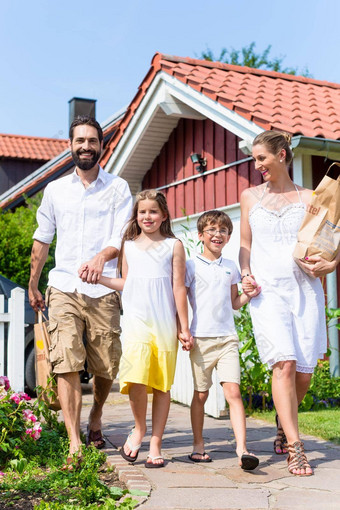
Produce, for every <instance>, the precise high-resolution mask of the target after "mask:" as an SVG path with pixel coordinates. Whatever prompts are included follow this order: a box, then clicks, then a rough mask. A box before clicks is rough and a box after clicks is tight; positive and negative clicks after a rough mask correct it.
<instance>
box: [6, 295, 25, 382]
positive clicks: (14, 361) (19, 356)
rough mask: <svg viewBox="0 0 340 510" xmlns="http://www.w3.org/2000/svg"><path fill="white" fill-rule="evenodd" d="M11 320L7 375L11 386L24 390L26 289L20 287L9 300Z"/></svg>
mask: <svg viewBox="0 0 340 510" xmlns="http://www.w3.org/2000/svg"><path fill="white" fill-rule="evenodd" d="M8 311H9V313H10V315H11V321H10V323H9V328H8V342H7V375H8V378H9V380H10V383H11V388H12V389H13V390H15V391H24V385H25V291H24V290H23V289H20V288H19V287H17V288H15V289H13V290H12V292H11V297H10V299H9V300H8Z"/></svg>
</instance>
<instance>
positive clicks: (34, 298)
mask: <svg viewBox="0 0 340 510" xmlns="http://www.w3.org/2000/svg"><path fill="white" fill-rule="evenodd" d="M28 298H29V302H30V305H31V307H32V308H33V310H34V311H35V312H38V311H39V310H41V311H42V312H43V311H44V310H45V308H46V307H45V301H44V298H43V296H42V294H41V292H40V291H39V290H38V289H36V288H33V287H31V286H29V287H28Z"/></svg>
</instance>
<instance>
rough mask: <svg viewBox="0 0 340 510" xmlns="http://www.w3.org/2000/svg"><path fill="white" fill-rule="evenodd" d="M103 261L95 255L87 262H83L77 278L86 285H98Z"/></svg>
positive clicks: (102, 258)
mask: <svg viewBox="0 0 340 510" xmlns="http://www.w3.org/2000/svg"><path fill="white" fill-rule="evenodd" d="M104 264H105V260H104V257H103V256H102V255H100V254H98V255H95V256H94V257H93V258H92V259H91V260H89V261H88V262H84V263H83V264H82V265H81V266H80V268H79V269H78V275H79V278H80V279H81V280H82V281H83V282H86V283H93V284H96V283H98V280H99V278H100V277H101V275H102V273H103V269H104Z"/></svg>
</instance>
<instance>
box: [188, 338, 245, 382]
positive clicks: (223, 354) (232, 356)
mask: <svg viewBox="0 0 340 510" xmlns="http://www.w3.org/2000/svg"><path fill="white" fill-rule="evenodd" d="M238 345H239V339H238V337H237V335H229V336H219V337H195V347H194V348H193V349H192V350H191V351H190V361H191V368H192V375H193V378H194V389H195V390H196V391H207V390H209V388H210V387H211V385H212V371H213V369H214V368H216V370H217V374H218V377H219V379H220V383H221V384H222V383H224V382H234V383H237V384H240V380H241V377H240V358H239V352H238Z"/></svg>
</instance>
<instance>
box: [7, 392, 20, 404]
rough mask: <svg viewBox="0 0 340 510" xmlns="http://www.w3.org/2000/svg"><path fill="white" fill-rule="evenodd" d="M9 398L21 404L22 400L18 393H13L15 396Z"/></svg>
mask: <svg viewBox="0 0 340 510" xmlns="http://www.w3.org/2000/svg"><path fill="white" fill-rule="evenodd" d="M9 398H10V399H11V400H13V401H14V402H15V403H16V404H19V402H20V400H21V398H20V395H19V394H18V393H13V395H11V396H10V397H9Z"/></svg>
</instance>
